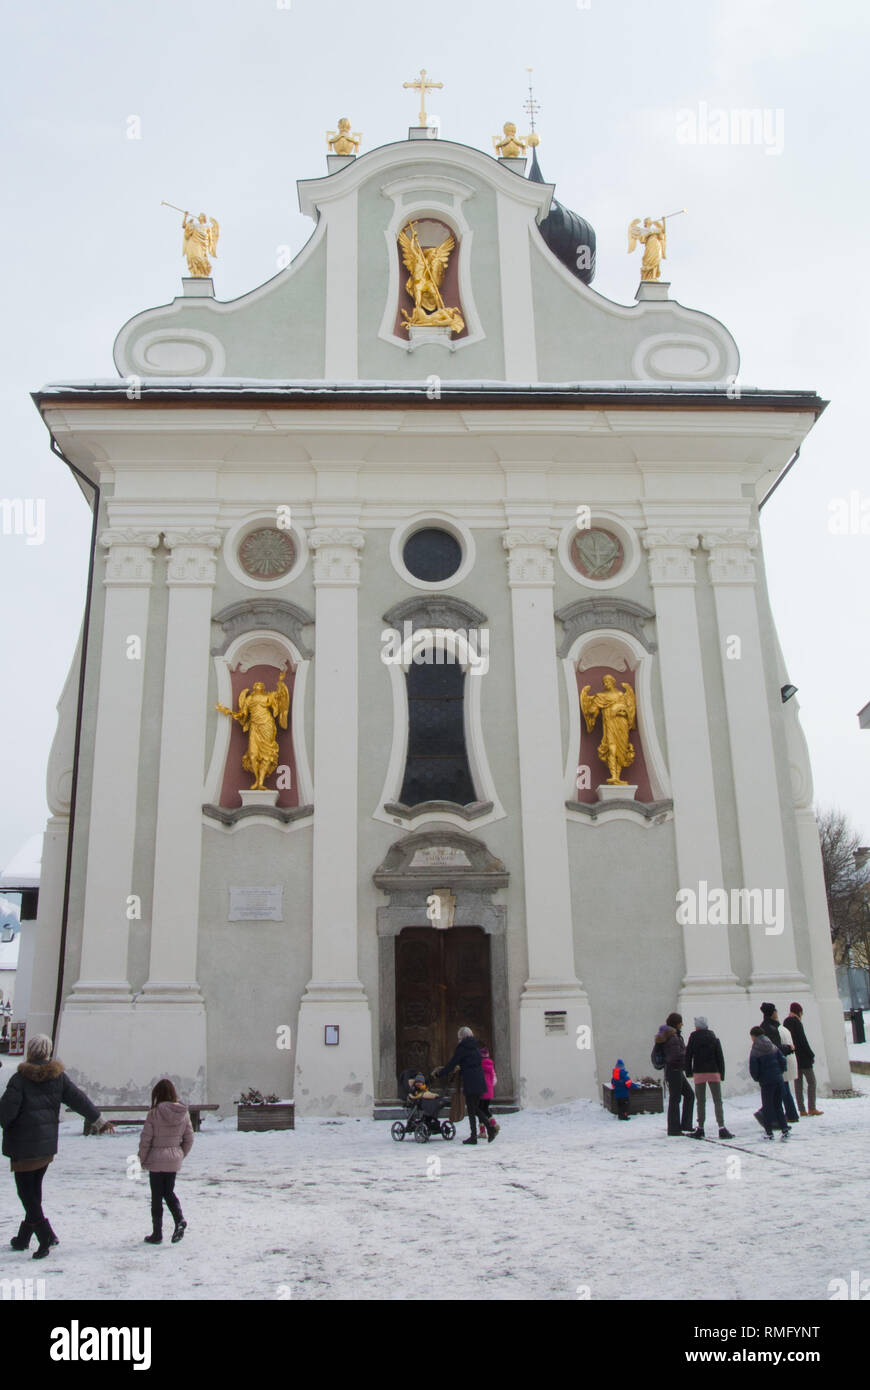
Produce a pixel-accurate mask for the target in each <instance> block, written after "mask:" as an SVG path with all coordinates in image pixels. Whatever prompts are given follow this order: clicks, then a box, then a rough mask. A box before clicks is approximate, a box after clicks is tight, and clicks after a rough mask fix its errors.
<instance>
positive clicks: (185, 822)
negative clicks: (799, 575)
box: [28, 129, 849, 1115]
mask: <svg viewBox="0 0 870 1390" xmlns="http://www.w3.org/2000/svg"><path fill="white" fill-rule="evenodd" d="M432 137H433V132H432V131H431V130H425V129H419V130H412V131H411V132H409V139H408V140H407V141H400V142H397V143H395V144H390V145H386V146H383V147H381V148H379V149H375V150H373V151H371V152H369V153H366V154H363V155H361V156H359V157H355V156H354V155H352V154H345V155H332V156H330V159H329V173H328V175H327V176H326V177H323V178H318V179H309V180H304V181H302V182H300V184H299V198H300V206H301V208H302V210H303V211H304V212H306V213H308V214H309V215H310V216H311V217H312V219H313V220H314V222H315V228H314V231H313V234H312V236H311V238H310V240H309V241H308V243H307V245H306V246H305V247H304V248H303V250H302V251H301V252H300V253H299V254H298V256H297V257H296V259H295V260H294V261H293V262H292V264H290V265H289V266H288V267H287V268H286V269H284V270H282V271H281V272H280V273H279V274H277V275H276V276H275V277H274V278H273V279H272V280H270V281H269V282H268V283H266V284H264V285H262V286H260V287H259V288H257V289H255V290H253V291H251V292H250V293H248V294H246V295H244V296H242V297H241V298H240V299H237V300H234V301H232V302H228V303H224V302H220V301H218V300H216V299H215V297H214V292H213V287H212V282H211V279H210V278H209V277H208V275H207V274H203V273H202V270H201V269H200V271H199V273H194V274H191V275H189V276H188V277H187V278H186V279H185V280H184V281H183V291H184V292H183V293H182V294H181V295H180V296H179V297H177V298H176V299H175V300H174V301H173V302H172V303H171V304H169V305H166V306H163V307H160V308H156V309H148V310H146V311H144V312H142V313H139V314H137V315H136V316H135V317H134V318H133V319H131V320H130V321H129V322H128V323H127V324H126V325H125V326H124V328H123V329H122V330H121V332H120V334H119V336H118V339H117V341H116V344H115V363H116V366H117V370H118V374H119V375H118V378H117V379H111V380H98V381H92V382H88V383H55V384H50V385H48V386H46V387H44V388H43V389H42V390H40V391H39V392H37V393H36V394H35V397H34V399H35V401H36V404H37V407H38V409H39V410H40V411H41V413H42V416H43V419H44V421H45V423H46V425H47V427H48V429H49V431H50V433H51V436H52V440H53V447H54V448H55V450H56V451H58V452H59V453H60V454H61V456H62V458H63V459H65V461H66V462H67V464H68V465H69V466H71V467H72V468H73V469H74V471H75V474H76V476H77V478H78V480H79V482H80V485H81V487H82V491H83V493H84V494H85V496H87V498H88V499H89V501H91V500H92V501H93V506H94V509H95V525H94V547H93V551H94V553H93V557H92V567H91V578H90V583H89V596H88V610H87V613H86V620H85V624H84V627H83V637H82V642H81V643H80V646H79V651H78V652H77V654H76V658H75V660H74V664H73V668H72V670H71V672H70V676H69V679H68V681H67V685H66V688H65V690H64V692H63V695H62V697H61V701H60V704H59V723H58V730H57V734H56V737H55V742H54V746H53V749H52V755H51V760H50V767H49V799H50V806H51V812H52V814H51V819H50V820H49V823H48V827H47V831H46V837H45V846H44V854H43V870H42V887H41V893H40V908H39V920H38V924H37V933H36V955H35V963H34V973H33V985H32V994H31V1007H30V1014H29V1017H28V1029H29V1030H30V1031H33V1030H34V1029H38V1030H39V1031H46V1032H50V1031H51V1030H52V1028H53V1026H54V1025H55V1024H56V1023H58V1022H59V1038H58V1046H59V1049H60V1052H61V1054H62V1055H63V1056H64V1058H65V1060H66V1062H67V1063H68V1065H69V1069H70V1071H71V1074H72V1075H73V1076H74V1077H76V1078H77V1079H78V1080H79V1081H80V1082H81V1083H83V1084H84V1085H85V1086H86V1088H87V1090H88V1093H89V1094H91V1095H92V1096H94V1097H95V1099H96V1100H97V1101H103V1102H104V1103H107V1102H109V1101H112V1100H114V1101H116V1102H118V1103H120V1102H123V1101H140V1100H144V1099H146V1098H147V1096H148V1094H149V1092H150V1087H151V1085H152V1084H153V1082H154V1080H155V1079H156V1078H158V1077H159V1076H162V1075H169V1076H172V1077H173V1078H175V1079H176V1081H177V1084H178V1085H179V1089H180V1091H181V1093H182V1094H183V1095H184V1096H185V1097H186V1098H187V1099H190V1100H197V1099H199V1100H204V1101H211V1102H218V1103H219V1104H220V1105H221V1106H222V1107H226V1106H228V1105H230V1104H231V1102H232V1100H233V1098H234V1097H235V1096H236V1095H237V1094H238V1093H239V1091H240V1090H241V1089H244V1088H246V1087H248V1086H250V1085H254V1086H256V1087H258V1088H259V1089H261V1090H263V1091H272V1092H276V1093H277V1094H278V1095H280V1096H290V1095H292V1096H293V1097H294V1099H295V1101H296V1107H297V1112H298V1113H300V1114H313V1115H328V1114H338V1115H371V1114H372V1112H373V1109H374V1108H376V1107H377V1106H378V1104H379V1103H380V1104H382V1105H387V1104H389V1103H390V1102H392V1101H394V1099H395V1097H396V1094H397V1076H398V1073H399V1072H400V1071H402V1070H403V1069H404V1068H405V1067H409V1066H414V1067H419V1068H420V1069H422V1070H423V1071H424V1072H425V1071H429V1070H431V1068H432V1067H434V1066H436V1065H439V1064H440V1063H442V1062H443V1061H445V1060H446V1058H447V1056H448V1055H449V1049H450V1048H451V1046H452V1042H453V1040H454V1038H455V1034H456V1029H457V1027H459V1026H461V1025H463V1024H468V1025H470V1026H471V1027H472V1028H473V1029H474V1030H475V1033H477V1034H478V1035H479V1036H483V1037H485V1038H486V1040H487V1041H488V1043H489V1045H490V1048H491V1050H492V1052H493V1055H494V1057H495V1061H496V1067H497V1071H498V1076H499V1087H498V1090H497V1093H496V1099H497V1100H499V1099H500V1100H502V1101H504V1102H510V1101H513V1102H516V1103H518V1104H521V1105H529V1106H545V1105H549V1104H553V1103H557V1102H560V1101H566V1100H571V1099H574V1098H578V1097H594V1096H596V1095H600V1089H599V1087H600V1083H601V1081H603V1080H605V1079H606V1078H607V1076H608V1075H609V1071H610V1068H611V1066H612V1064H613V1061H614V1060H615V1058H616V1057H617V1056H620V1057H623V1058H625V1059H626V1062H627V1064H628V1066H629V1068H630V1069H631V1070H632V1071H634V1072H637V1073H642V1072H644V1071H646V1070H648V1069H649V1063H648V1060H647V1059H648V1057H649V1052H650V1047H651V1044H652V1037H653V1035H654V1032H655V1030H656V1027H657V1026H658V1025H659V1024H660V1023H661V1021H662V1020H663V1018H664V1017H665V1015H666V1014H668V1013H669V1012H671V1010H673V1009H677V1010H678V1011H679V1012H681V1013H682V1014H683V1016H684V1018H685V1019H686V1021H687V1022H688V1023H689V1024H691V1020H692V1018H693V1016H694V1015H695V1014H704V1015H706V1016H707V1017H708V1018H709V1020H710V1025H711V1026H712V1027H713V1028H714V1029H715V1030H716V1031H717V1032H718V1033H719V1035H720V1036H721V1038H722V1040H723V1045H724V1047H725V1052H726V1057H727V1058H728V1059H729V1064H730V1065H729V1073H730V1074H729V1075H728V1079H727V1088H726V1089H728V1090H730V1091H731V1092H735V1091H741V1090H746V1089H748V1088H749V1087H750V1085H751V1082H750V1080H749V1078H748V1075H747V1072H746V1067H745V1065H744V1059H745V1057H746V1055H747V1052H748V1037H747V1035H748V1030H749V1028H750V1027H751V1026H752V1024H754V1023H755V1022H757V1021H758V1019H759V1006H760V1003H761V1002H762V1001H764V1000H768V999H769V1000H773V1001H774V1002H776V1003H777V1005H778V1006H779V1008H780V1010H781V1011H782V1010H783V1008H785V1007H787V1006H788V1004H789V1003H790V1002H791V1001H792V1000H793V999H794V1000H797V1001H799V1002H800V1003H801V1004H802V1005H803V1007H804V1011H805V1017H806V1020H807V1028H808V1032H809V1033H810V1035H811V1037H812V1038H813V1040H814V1045H815V1046H816V1050H817V1054H818V1060H817V1073H818V1074H819V1075H820V1078H821V1079H822V1081H823V1083H824V1084H828V1085H833V1086H840V1087H842V1086H848V1084H849V1072H848V1064H847V1061H846V1055H845V1047H844V1041H843V1029H842V1016H841V1012H840V1005H839V1001H838V998H837V990H836V985H835V979H834V966H833V962H832V958H831V948H830V940H829V933H828V918H827V908H826V901H825V892H824V884H823V878H822V870H821V859H820V854H819V848H818V837H817V834H816V829H815V823H814V818H813V813H812V782H811V774H810V768H809V760H808V755H807V749H806V744H805V742H804V738H803V735H802V733H801V729H800V724H799V720H798V714H797V706H796V703H795V702H794V701H791V700H789V701H784V698H783V695H782V694H781V691H783V688H784V687H785V686H786V685H787V673H786V671H785V668H784V663H783V659H782V655H781V653H780V650H779V646H778V642H777V637H776V630H775V626H774V621H773V617H772V615H771V611H770V607H769V603H768V597H767V591H766V586H765V579H764V569H763V559H762V554H761V549H760V546H759V533H758V507H759V502H760V501H761V500H762V499H763V497H764V496H765V494H766V493H767V492H768V491H769V489H770V487H771V486H772V485H773V483H774V482H775V481H776V479H777V478H778V477H779V476H780V474H781V473H782V471H783V469H784V468H785V467H786V465H787V463H788V461H789V459H790V458H791V457H792V456H793V454H794V452H795V450H796V449H797V448H798V446H799V445H800V444H801V442H802V441H803V440H804V438H805V437H806V435H807V433H808V431H809V430H810V428H811V427H812V424H813V423H814V420H815V419H816V417H817V416H818V414H819V413H820V412H821V410H822V409H823V408H824V402H822V401H820V400H819V398H818V397H817V396H816V395H815V394H814V393H812V392H807V391H789V390H778V391H772V390H761V389H755V388H747V387H740V386H739V384H737V383H738V381H739V379H738V375H737V374H738V365H739V363H738V353H737V348H736V346H735V343H734V340H733V339H732V337H731V335H730V334H729V333H728V331H727V330H726V329H725V328H724V327H723V326H722V325H721V324H720V323H719V322H717V321H716V320H715V319H713V318H712V317H710V316H708V315H706V314H704V313H702V312H699V311H696V310H692V309H687V308H685V307H683V306H682V305H680V304H679V303H678V302H677V301H676V300H674V299H672V298H671V297H670V295H669V286H668V285H667V284H666V283H665V282H664V281H662V280H660V279H655V278H648V279H645V280H644V281H642V283H641V285H640V288H639V290H638V296H637V301H636V302H635V303H634V304H632V305H622V304H616V303H613V302H612V301H610V300H608V299H606V298H604V297H603V296H602V295H600V294H598V293H597V292H596V291H595V290H594V289H593V288H592V287H591V281H592V279H593V276H594V262H595V238H594V232H593V231H592V229H591V227H589V225H588V224H587V223H585V222H584V221H583V219H582V218H580V217H578V216H577V215H576V214H574V213H572V212H571V211H570V210H568V209H567V208H564V207H563V206H562V205H561V204H560V203H559V202H558V201H557V200H556V198H555V190H554V187H553V186H552V185H550V184H548V183H546V182H545V181H544V180H543V177H542V175H541V172H540V169H539V166H538V164H537V158H536V155H535V156H534V157H533V160H532V167H531V169H530V170H527V168H526V164H525V161H524V160H523V159H521V158H502V159H496V158H493V157H490V156H488V155H485V154H482V153H481V152H479V151H477V150H475V149H472V148H469V147H468V146H465V145H462V144H457V143H451V142H447V141H445V140H442V139H439V138H432ZM647 261H648V257H647V256H645V259H644V264H645V265H646V264H647Z"/></svg>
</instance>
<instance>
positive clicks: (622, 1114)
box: [610, 1057, 635, 1120]
mask: <svg viewBox="0 0 870 1390" xmlns="http://www.w3.org/2000/svg"><path fill="white" fill-rule="evenodd" d="M610 1083H611V1085H612V1086H613V1099H614V1100H615V1101H616V1118H617V1119H618V1120H627V1119H629V1114H628V1101H629V1091H630V1090H631V1088H632V1086H634V1084H635V1083H634V1082H633V1081H632V1079H631V1077H630V1076H629V1074H628V1072H627V1071H626V1067H625V1063H624V1062H623V1060H622V1058H621V1057H617V1059H616V1066H615V1067H614V1068H613V1071H612V1072H611V1074H610Z"/></svg>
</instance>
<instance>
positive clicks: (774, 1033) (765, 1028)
mask: <svg viewBox="0 0 870 1390" xmlns="http://www.w3.org/2000/svg"><path fill="white" fill-rule="evenodd" d="M761 1014H762V1019H761V1031H762V1033H763V1034H764V1036H765V1037H766V1038H769V1039H770V1041H771V1042H772V1043H773V1045H774V1047H778V1048H779V1050H780V1052H781V1053H782V1055H783V1057H784V1058H785V1059H786V1071H785V1072H784V1073H783V1077H782V1104H783V1109H784V1110H785V1118H786V1119H787V1121H788V1123H789V1124H791V1125H796V1124H797V1122H798V1119H799V1118H800V1117H799V1115H798V1108H797V1106H796V1105H795V1103H794V1096H793V1095H792V1093H791V1087H790V1086H789V1084H788V1083H789V1077H790V1076H791V1077H793V1078H795V1077H797V1065H796V1063H795V1061H794V1048H793V1047H792V1045H791V1042H790V1041H789V1042H783V1040H782V1038H781V1037H780V1033H779V1014H778V1013H777V1011H776V1005H775V1004H762V1006H761ZM789 1064H790V1065H791V1068H792V1070H791V1071H789V1070H788V1068H789ZM760 1115H761V1111H757V1112H756V1115H755V1118H756V1119H757V1120H758V1123H759V1124H760V1125H763V1124H764V1121H763V1119H761V1118H760Z"/></svg>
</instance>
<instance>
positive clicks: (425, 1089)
mask: <svg viewBox="0 0 870 1390" xmlns="http://www.w3.org/2000/svg"><path fill="white" fill-rule="evenodd" d="M399 1095H400V1096H403V1097H405V1100H404V1106H405V1122H404V1124H403V1123H402V1121H401V1120H396V1121H395V1123H394V1124H393V1127H392V1130H391V1133H392V1136H393V1138H394V1139H395V1140H396V1141H397V1142H398V1141H400V1140H402V1139H404V1137H405V1135H406V1134H413V1136H414V1138H415V1140H416V1141H417V1143H418V1144H428V1142H429V1140H430V1138H431V1137H432V1135H433V1134H440V1135H441V1138H442V1139H453V1138H454V1137H455V1135H456V1126H455V1125H454V1124H452V1122H451V1121H450V1120H440V1119H439V1118H438V1113H439V1111H441V1110H443V1109H444V1107H445V1105H449V1104H450V1097H449V1096H444V1095H438V1094H436V1092H435V1091H430V1089H429V1086H428V1084H427V1081H426V1077H425V1076H424V1075H423V1073H422V1072H420V1071H416V1072H415V1071H414V1070H413V1068H411V1069H409V1070H408V1071H403V1072H402V1075H401V1076H400V1077H399Z"/></svg>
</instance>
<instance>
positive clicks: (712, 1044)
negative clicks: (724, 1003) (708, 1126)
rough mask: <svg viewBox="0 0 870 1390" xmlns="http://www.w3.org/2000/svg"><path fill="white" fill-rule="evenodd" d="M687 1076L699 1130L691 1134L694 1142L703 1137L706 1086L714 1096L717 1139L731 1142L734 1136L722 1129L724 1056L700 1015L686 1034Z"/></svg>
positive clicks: (723, 1126) (712, 1033) (723, 1122)
mask: <svg viewBox="0 0 870 1390" xmlns="http://www.w3.org/2000/svg"><path fill="white" fill-rule="evenodd" d="M686 1075H687V1076H691V1077H692V1079H693V1080H694V1082H695V1099H696V1100H697V1102H698V1127H697V1129H695V1130H694V1131H693V1134H692V1138H693V1139H703V1138H704V1118H705V1114H706V1110H707V1087H708V1086H709V1087H710V1095H711V1096H712V1097H713V1108H714V1110H715V1111H716V1123H717V1124H718V1126H719V1138H720V1139H733V1138H734V1135H733V1134H732V1133H731V1131H730V1130H728V1129H726V1128H725V1112H724V1110H723V1109H722V1082H723V1080H724V1077H725V1057H724V1055H723V1052H722V1044H721V1042H720V1041H719V1039H718V1038H717V1037H716V1034H715V1033H714V1032H713V1030H712V1028H708V1026H707V1020H706V1018H705V1017H704V1015H703V1014H698V1016H697V1018H696V1019H695V1031H694V1033H690V1034H689V1041H688V1042H687V1044H686Z"/></svg>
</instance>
